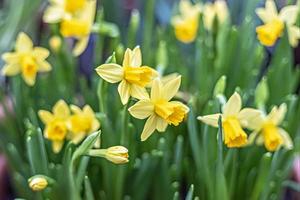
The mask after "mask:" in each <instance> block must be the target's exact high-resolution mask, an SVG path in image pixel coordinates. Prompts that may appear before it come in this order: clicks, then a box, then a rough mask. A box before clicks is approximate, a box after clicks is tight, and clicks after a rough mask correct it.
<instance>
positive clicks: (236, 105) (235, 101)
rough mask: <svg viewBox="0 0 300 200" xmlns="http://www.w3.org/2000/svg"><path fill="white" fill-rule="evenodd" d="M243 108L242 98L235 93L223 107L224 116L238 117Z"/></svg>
mask: <svg viewBox="0 0 300 200" xmlns="http://www.w3.org/2000/svg"><path fill="white" fill-rule="evenodd" d="M241 107H242V100H241V96H240V95H239V94H238V93H237V92H235V93H234V94H233V95H232V96H231V97H230V98H229V100H228V101H227V103H226V104H225V105H224V106H223V113H224V116H225V117H227V116H231V115H237V114H238V113H239V111H240V110H241Z"/></svg>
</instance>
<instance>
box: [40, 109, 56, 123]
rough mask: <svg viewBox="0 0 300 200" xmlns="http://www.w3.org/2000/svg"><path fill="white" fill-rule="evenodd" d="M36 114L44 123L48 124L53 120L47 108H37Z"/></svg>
mask: <svg viewBox="0 0 300 200" xmlns="http://www.w3.org/2000/svg"><path fill="white" fill-rule="evenodd" d="M38 115H39V117H40V119H41V120H42V122H43V123H44V124H48V123H50V122H51V121H52V120H53V115H52V113H50V112H49V111H47V110H39V112H38Z"/></svg>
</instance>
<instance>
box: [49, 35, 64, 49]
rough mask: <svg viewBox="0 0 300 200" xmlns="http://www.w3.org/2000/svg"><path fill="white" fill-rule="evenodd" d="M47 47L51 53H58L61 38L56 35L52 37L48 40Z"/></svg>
mask: <svg viewBox="0 0 300 200" xmlns="http://www.w3.org/2000/svg"><path fill="white" fill-rule="evenodd" d="M49 45H50V48H51V49H52V51H54V52H58V51H59V49H60V47H61V38H60V37H59V36H57V35H55V36H52V37H51V38H50V40H49Z"/></svg>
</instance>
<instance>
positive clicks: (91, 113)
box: [82, 105, 95, 116]
mask: <svg viewBox="0 0 300 200" xmlns="http://www.w3.org/2000/svg"><path fill="white" fill-rule="evenodd" d="M82 110H83V113H84V114H86V115H89V116H95V113H94V111H93V109H92V108H91V106H89V105H85V106H84V107H83V109H82Z"/></svg>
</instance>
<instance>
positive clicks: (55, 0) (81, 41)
mask: <svg viewBox="0 0 300 200" xmlns="http://www.w3.org/2000/svg"><path fill="white" fill-rule="evenodd" d="M96 3H97V1H96V0H76V1H72V0H62V1H59V0H52V1H50V6H49V7H48V8H47V9H46V11H45V14H44V17H43V19H44V21H45V22H46V23H60V32H61V34H62V35H63V36H64V37H73V38H76V39H77V42H76V45H75V47H74V49H73V54H74V55H75V56H78V55H80V54H81V53H82V52H83V51H84V50H85V48H86V46H87V44H88V40H89V36H90V33H91V30H92V25H93V22H94V19H95V12H96Z"/></svg>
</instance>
